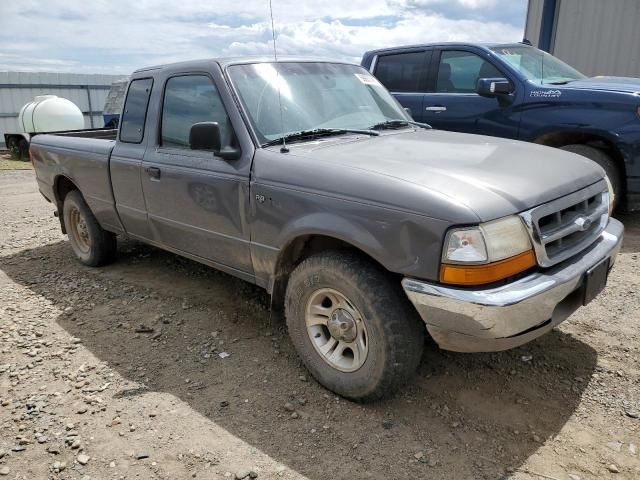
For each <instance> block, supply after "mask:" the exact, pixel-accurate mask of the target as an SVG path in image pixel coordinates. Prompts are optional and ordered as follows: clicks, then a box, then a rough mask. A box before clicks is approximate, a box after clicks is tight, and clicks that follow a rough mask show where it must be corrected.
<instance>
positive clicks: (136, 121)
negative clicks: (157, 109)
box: [120, 78, 153, 143]
mask: <svg viewBox="0 0 640 480" xmlns="http://www.w3.org/2000/svg"><path fill="white" fill-rule="evenodd" d="M152 86H153V79H151V78H141V79H140V80H133V81H132V82H131V84H130V85H129V91H128V92H127V99H126V100H125V103H124V111H123V112H122V126H121V127H120V141H121V142H127V143H140V142H142V138H143V137H144V124H145V120H146V117H147V106H148V105H149V95H151V87H152Z"/></svg>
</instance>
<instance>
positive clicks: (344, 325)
mask: <svg viewBox="0 0 640 480" xmlns="http://www.w3.org/2000/svg"><path fill="white" fill-rule="evenodd" d="M285 315H286V319H287V326H288V328H289V335H290V336H291V340H292V342H293V344H294V346H295V348H296V350H297V351H298V354H299V355H300V357H301V359H302V361H303V363H304V364H305V366H306V367H307V369H308V370H309V371H310V372H311V374H312V375H313V376H314V378H316V380H318V382H320V383H321V384H322V385H324V386H325V387H327V388H328V389H330V390H332V391H333V392H335V393H337V394H339V395H342V396H343V397H346V398H349V399H352V400H357V401H371V400H377V399H379V398H382V397H385V396H388V395H389V394H391V393H393V392H394V391H395V390H396V389H397V388H398V387H399V386H400V385H402V384H403V383H404V382H405V381H406V380H407V379H409V378H410V377H411V376H412V375H413V373H414V372H415V370H416V368H417V366H418V363H419V362H420V358H421V356H422V348H423V346H424V325H423V324H422V322H421V321H420V319H419V317H418V315H417V312H416V311H415V310H414V309H413V307H412V305H411V304H410V303H409V301H408V300H407V298H406V296H405V295H404V292H403V291H402V288H401V286H400V283H399V282H397V281H394V280H393V279H392V278H390V276H389V274H388V273H387V272H385V271H384V270H383V269H382V268H380V267H378V266H377V265H375V264H373V263H372V262H370V261H368V260H366V259H365V258H363V257H361V256H360V255H358V254H357V253H355V252H350V251H330V252H323V253H320V254H316V255H313V256H311V257H309V258H307V259H306V260H304V261H303V262H302V263H300V265H298V267H297V268H296V269H295V270H294V271H293V273H292V274H291V277H290V279H289V283H288V285H287V292H286V298H285Z"/></svg>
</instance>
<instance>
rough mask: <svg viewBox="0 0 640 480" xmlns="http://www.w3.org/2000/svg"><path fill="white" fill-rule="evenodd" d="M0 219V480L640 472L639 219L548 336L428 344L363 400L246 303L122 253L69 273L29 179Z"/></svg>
mask: <svg viewBox="0 0 640 480" xmlns="http://www.w3.org/2000/svg"><path fill="white" fill-rule="evenodd" d="M0 213H1V215H0V405H1V406H0V478H10V479H14V478H16V479H18V478H19V479H28V480H31V479H45V478H61V479H62V478H65V479H67V478H68V479H84V480H88V479H133V478H136V479H137V478H139V479H182V478H194V477H195V478H203V479H218V478H219V479H223V478H234V476H235V475H237V476H244V475H247V477H246V478H249V473H250V472H251V475H253V476H255V475H257V476H258V478H259V479H280V478H282V479H300V478H307V479H310V480H325V479H407V478H412V479H413V478H416V479H417V478H433V479H499V478H510V479H519V480H525V479H535V480H544V479H547V480H567V479H568V480H577V479H601V478H605V479H606V478H616V479H617V478H620V479H622V478H624V479H634V478H635V479H637V478H640V459H639V458H638V448H639V446H640V428H639V427H640V419H639V418H638V417H639V416H640V363H639V360H640V357H639V354H640V335H639V333H638V323H639V322H640V288H639V287H640V262H639V261H638V256H639V253H640V216H623V217H621V219H622V221H623V222H624V223H625V225H626V228H627V237H626V241H625V244H624V247H623V251H622V252H621V253H620V255H619V257H618V263H617V265H616V267H615V269H614V270H613V272H612V276H611V277H610V283H609V287H608V289H607V290H606V292H605V293H604V294H603V295H601V296H600V297H598V298H597V299H596V300H595V301H594V302H593V303H592V304H590V305H589V306H588V307H586V308H583V309H581V310H580V311H578V312H577V313H576V314H575V315H573V316H572V317H571V318H570V319H569V320H568V321H567V322H565V323H564V324H563V325H561V326H560V328H558V329H557V330H555V331H553V332H552V333H550V334H548V335H546V336H544V337H542V338H540V339H539V340H537V341H535V342H533V343H531V344H529V345H526V346H524V347H521V348H518V349H515V350H512V351H509V352H503V353H495V354H473V355H469V354H455V353H447V352H442V351H439V350H438V349H437V347H435V346H434V345H433V344H431V343H429V344H428V345H427V346H426V348H425V354H424V357H423V360H422V363H421V366H420V369H419V372H418V374H417V376H416V378H415V380H414V381H413V383H412V384H411V385H409V386H408V387H407V388H406V389H404V390H403V391H402V392H400V393H399V394H398V395H397V396H396V397H394V398H392V399H390V400H387V401H384V402H380V403H377V404H369V405H359V404H355V403H351V402H349V401H345V400H343V399H340V398H337V397H336V396H335V395H333V394H331V393H330V392H328V391H327V390H325V389H324V388H322V387H321V386H320V385H318V384H317V383H316V382H315V381H314V380H313V379H311V378H309V377H308V374H307V372H306V371H305V369H304V367H302V365H301V364H300V362H299V360H298V358H297V356H296V354H295V352H294V351H293V349H292V346H291V343H290V342H289V340H288V337H287V334H286V328H285V326H284V321H283V319H282V316H281V314H278V313H273V314H272V313H270V312H269V309H268V297H267V295H266V294H265V293H264V292H263V291H261V290H260V289H258V288H256V287H254V286H252V285H249V284H247V283H244V282H242V281H240V280H236V279H234V278H232V277H230V276H228V275H225V274H222V273H219V272H216V271H214V270H211V269H209V268H206V267H204V266H200V265H198V264H196V263H194V262H191V261H188V260H184V259H182V258H180V257H177V256H175V255H172V254H168V253H165V252H162V251H160V250H156V249H153V248H151V247H147V246H144V245H141V244H138V243H133V242H120V244H119V261H118V262H117V263H115V264H113V265H111V266H109V267H106V268H102V269H91V268H87V267H83V266H81V265H80V264H79V263H77V262H76V261H75V259H74V258H73V255H72V252H71V249H70V247H69V245H68V243H67V240H66V237H64V236H63V235H62V234H61V233H60V230H59V226H58V222H57V219H55V218H54V217H53V215H52V213H53V208H52V206H51V205H50V204H48V203H46V202H45V200H44V199H43V198H42V197H41V196H40V194H39V193H38V192H37V189H36V184H35V179H34V175H33V172H30V171H22V172H19V171H3V172H0ZM223 352H225V353H228V354H229V356H226V358H221V357H224V356H225V355H220V354H221V353H223ZM286 404H288V405H286ZM285 405H286V408H285ZM292 409H293V410H295V412H294V413H295V414H294V413H292V412H291V410H292Z"/></svg>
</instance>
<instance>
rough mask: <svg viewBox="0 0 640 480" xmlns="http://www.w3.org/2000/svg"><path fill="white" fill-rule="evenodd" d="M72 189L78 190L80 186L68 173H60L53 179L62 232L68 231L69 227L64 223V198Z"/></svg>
mask: <svg viewBox="0 0 640 480" xmlns="http://www.w3.org/2000/svg"><path fill="white" fill-rule="evenodd" d="M72 190H78V191H80V189H79V188H78V186H77V185H76V184H75V182H74V181H73V180H71V179H70V178H69V177H67V176H66V175H58V176H56V178H55V179H54V181H53V194H54V196H55V201H56V209H57V215H58V220H60V228H61V229H62V233H64V234H66V233H67V228H66V226H65V224H64V215H62V206H63V204H64V199H65V197H66V196H67V195H68V193H69V192H71V191H72Z"/></svg>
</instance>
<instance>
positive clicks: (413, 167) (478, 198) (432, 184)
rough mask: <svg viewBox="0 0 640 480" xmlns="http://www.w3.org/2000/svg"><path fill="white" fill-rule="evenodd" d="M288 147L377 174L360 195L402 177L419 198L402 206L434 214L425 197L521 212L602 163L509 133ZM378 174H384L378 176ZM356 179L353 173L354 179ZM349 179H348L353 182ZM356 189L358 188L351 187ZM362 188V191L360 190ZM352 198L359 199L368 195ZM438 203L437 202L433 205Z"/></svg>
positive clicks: (491, 215) (568, 188)
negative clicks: (504, 135)
mask: <svg viewBox="0 0 640 480" xmlns="http://www.w3.org/2000/svg"><path fill="white" fill-rule="evenodd" d="M290 148H291V154H293V155H297V156H304V157H306V159H308V160H310V161H311V162H312V163H313V164H323V165H326V166H329V165H332V166H334V167H335V168H334V169H332V170H333V171H334V172H335V173H336V175H342V174H341V173H340V172H341V170H342V169H345V168H348V169H352V170H357V171H359V172H360V173H358V172H354V173H356V175H355V176H354V175H351V177H352V178H356V179H357V178H358V177H360V178H361V179H362V181H363V182H365V183H366V178H362V176H365V177H366V176H367V175H369V176H370V175H373V176H376V177H377V178H376V181H375V182H370V183H371V184H372V185H374V186H375V189H376V191H372V192H368V193H367V194H366V195H368V196H370V197H371V198H373V199H378V200H380V199H383V198H384V197H385V193H384V192H383V191H381V190H380V186H382V187H383V188H384V185H385V184H387V185H389V182H395V184H396V185H394V187H391V185H389V189H390V190H392V189H393V188H397V183H398V182H401V183H402V184H404V185H405V188H411V189H413V190H415V189H416V188H419V189H421V190H422V191H425V193H426V195H425V196H424V198H425V199H426V200H427V201H425V205H405V206H404V207H406V208H407V209H411V210H414V211H420V213H423V214H427V215H429V216H434V217H437V218H447V215H446V213H447V212H440V213H438V212H431V211H429V208H430V205H429V204H428V203H429V202H428V200H429V198H434V196H437V198H438V199H439V200H440V201H442V200H446V201H447V203H448V205H450V208H451V209H452V210H453V209H455V208H460V207H461V206H464V207H466V208H467V209H469V210H470V211H471V212H473V213H475V215H476V216H477V217H478V219H479V220H480V221H487V220H492V219H495V218H499V217H502V216H505V215H510V214H514V213H518V212H522V211H524V210H527V209H529V208H532V207H534V206H536V205H539V204H541V203H545V202H548V201H550V200H553V199H556V198H559V197H561V196H564V195H567V194H569V193H572V192H574V191H576V190H579V189H581V188H584V187H586V186H588V185H591V184H593V183H595V182H597V181H598V180H600V179H601V178H603V176H604V171H603V170H602V169H601V168H600V167H599V166H597V165H596V164H595V163H593V162H592V161H590V160H587V159H586V158H584V157H581V156H579V155H575V154H573V153H568V152H565V151H562V150H558V149H554V148H550V147H543V146H540V145H534V144H531V143H525V142H520V141H516V140H506V139H501V138H496V137H486V136H480V135H470V134H461V133H454V132H445V131H439V130H424V129H419V130H415V131H414V130H406V131H402V132H383V134H382V135H380V136H378V137H364V138H363V137H334V138H331V139H327V140H323V141H318V142H308V143H299V144H292V145H290ZM380 177H384V178H386V180H384V181H383V182H380V179H381V178H380ZM355 181H357V180H355ZM355 181H354V182H355ZM352 191H358V192H362V189H356V188H354V189H352ZM359 195H360V196H364V194H363V193H359ZM358 200H363V201H366V200H368V199H367V198H359V199H358ZM438 208H442V205H440V206H439V207H438Z"/></svg>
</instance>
